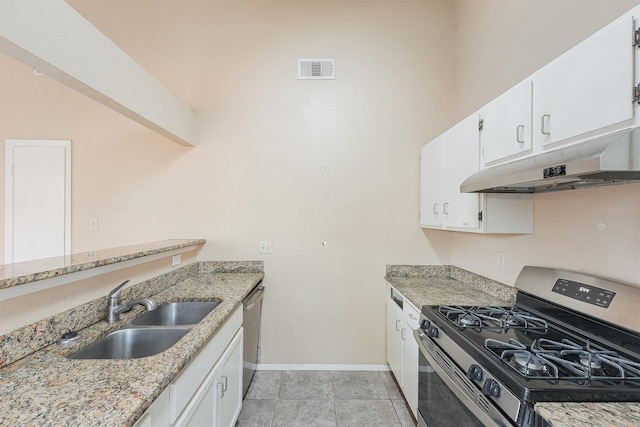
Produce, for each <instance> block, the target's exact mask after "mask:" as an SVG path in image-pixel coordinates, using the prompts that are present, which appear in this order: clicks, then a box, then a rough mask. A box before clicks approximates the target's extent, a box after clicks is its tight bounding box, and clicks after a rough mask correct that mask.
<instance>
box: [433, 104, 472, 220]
mask: <svg viewBox="0 0 640 427" xmlns="http://www.w3.org/2000/svg"><path fill="white" fill-rule="evenodd" d="M478 121H479V117H478V115H477V114H473V115H471V116H469V117H467V118H466V119H464V120H463V121H461V122H460V123H458V124H457V125H455V126H454V127H452V128H451V129H449V130H448V131H447V132H445V134H444V135H443V144H444V187H443V188H444V190H443V194H444V195H443V205H442V211H443V213H444V226H445V228H454V229H478V228H479V226H480V222H479V220H478V213H479V212H480V197H479V195H478V194H477V193H460V184H462V181H464V180H465V179H467V178H468V177H469V175H471V174H473V173H475V172H477V171H479V170H480V141H479V138H480V137H479V133H480V131H479V129H478Z"/></svg>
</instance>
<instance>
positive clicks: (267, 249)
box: [260, 240, 272, 254]
mask: <svg viewBox="0 0 640 427" xmlns="http://www.w3.org/2000/svg"><path fill="white" fill-rule="evenodd" d="M260 253H261V254H270V253H272V250H271V240H262V241H260Z"/></svg>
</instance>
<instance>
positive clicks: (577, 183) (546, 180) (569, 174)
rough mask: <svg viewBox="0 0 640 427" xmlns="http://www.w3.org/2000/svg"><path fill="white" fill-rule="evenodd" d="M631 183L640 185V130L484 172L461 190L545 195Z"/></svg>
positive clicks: (546, 153) (597, 139)
mask: <svg viewBox="0 0 640 427" xmlns="http://www.w3.org/2000/svg"><path fill="white" fill-rule="evenodd" d="M629 182H640V128H633V129H627V130H625V131H621V132H616V133H613V134H609V135H605V136H602V137H598V138H595V139H593V140H590V141H587V142H583V143H580V144H578V145H573V146H568V147H564V148H558V149H556V150H553V151H548V152H545V153H540V154H538V155H534V156H532V157H527V158H525V159H522V160H517V161H514V162H512V163H508V164H504V165H498V166H494V167H491V168H489V169H485V170H482V171H480V172H478V173H475V174H473V175H471V176H470V177H469V178H467V179H466V180H465V181H464V182H463V183H462V184H461V185H460V191H461V192H463V193H542V192H547V191H560V190H573V189H577V188H586V187H595V186H599V185H613V184H624V183H629Z"/></svg>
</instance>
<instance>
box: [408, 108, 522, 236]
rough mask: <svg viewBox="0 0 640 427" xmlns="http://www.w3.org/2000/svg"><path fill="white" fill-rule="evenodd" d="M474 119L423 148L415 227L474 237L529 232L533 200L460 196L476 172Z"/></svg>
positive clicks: (515, 196)
mask: <svg viewBox="0 0 640 427" xmlns="http://www.w3.org/2000/svg"><path fill="white" fill-rule="evenodd" d="M479 120H480V117H479V115H478V114H472V115H471V116H469V117H467V118H466V119H464V120H463V121H461V122H460V123H458V124H457V125H455V126H454V127H452V128H451V129H449V130H448V131H446V132H445V133H444V134H443V135H441V136H440V137H438V138H436V139H434V140H433V141H431V142H430V143H428V144H426V145H425V146H424V147H422V159H421V168H422V170H421V174H420V196H421V200H420V210H421V211H420V224H421V226H422V227H424V228H435V229H442V230H451V231H467V232H473V233H514V234H515V233H532V232H533V195H531V194H509V195H504V194H478V193H461V192H460V184H462V182H463V181H464V180H465V179H467V178H468V177H469V175H472V174H473V173H475V172H477V171H479V170H480V136H479V134H480V131H479Z"/></svg>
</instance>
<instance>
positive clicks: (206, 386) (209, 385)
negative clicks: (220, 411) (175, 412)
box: [174, 371, 216, 427]
mask: <svg viewBox="0 0 640 427" xmlns="http://www.w3.org/2000/svg"><path fill="white" fill-rule="evenodd" d="M215 392H216V388H215V372H214V371H211V372H210V373H209V375H208V376H207V377H206V379H205V380H204V382H203V383H202V385H201V386H200V388H199V389H198V391H197V392H196V394H195V395H194V396H193V398H192V399H191V401H190V402H189V403H188V404H187V407H186V408H185V410H184V412H183V413H182V415H180V417H179V418H178V419H177V421H176V423H175V424H174V427H205V426H209V427H213V426H214V424H213V422H214V416H215V407H214V404H215Z"/></svg>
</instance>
